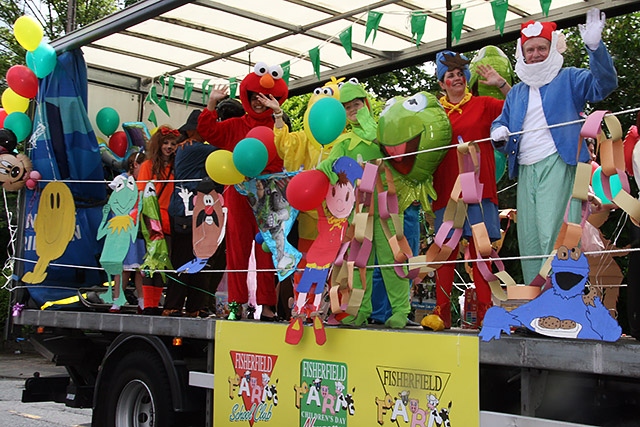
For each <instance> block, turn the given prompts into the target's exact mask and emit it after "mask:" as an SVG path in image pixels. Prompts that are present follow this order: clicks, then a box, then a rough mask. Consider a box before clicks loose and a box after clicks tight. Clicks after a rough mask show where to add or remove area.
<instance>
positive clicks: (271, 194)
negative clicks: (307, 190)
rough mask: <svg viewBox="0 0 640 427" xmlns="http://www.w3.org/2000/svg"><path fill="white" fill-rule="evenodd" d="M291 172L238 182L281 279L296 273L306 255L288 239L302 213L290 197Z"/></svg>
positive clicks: (238, 186)
mask: <svg viewBox="0 0 640 427" xmlns="http://www.w3.org/2000/svg"><path fill="white" fill-rule="evenodd" d="M291 175H292V174H291V173H275V174H269V175H261V176H258V177H256V178H254V179H251V180H249V181H245V182H243V183H241V184H237V185H236V189H237V190H238V192H239V193H240V194H244V195H246V196H247V199H248V200H249V204H250V205H251V208H252V209H253V213H254V215H255V217H256V221H257V223H258V229H259V230H260V234H262V237H263V238H264V242H265V243H266V244H267V247H268V248H269V251H270V252H271V254H272V258H273V265H274V266H275V267H276V271H277V274H278V280H279V281H282V280H284V279H285V278H287V277H288V276H289V275H290V274H292V273H293V272H294V271H295V267H296V265H298V262H299V261H300V259H301V258H302V254H301V253H300V251H298V250H297V249H296V248H295V247H293V245H291V243H289V241H288V240H287V236H288V235H289V232H290V231H291V228H292V227H293V223H294V221H295V220H296V217H297V216H298V210H297V209H295V208H293V207H291V205H290V204H289V202H288V201H287V197H286V193H287V185H288V183H289V180H290V179H291Z"/></svg>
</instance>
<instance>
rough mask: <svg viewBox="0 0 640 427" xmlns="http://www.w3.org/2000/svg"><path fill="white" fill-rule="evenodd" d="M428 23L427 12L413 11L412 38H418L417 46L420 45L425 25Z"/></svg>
mask: <svg viewBox="0 0 640 427" xmlns="http://www.w3.org/2000/svg"><path fill="white" fill-rule="evenodd" d="M426 24H427V14H426V13H422V12H411V38H414V37H415V39H416V47H418V46H419V45H420V40H422V36H423V35H424V27H425V25H426Z"/></svg>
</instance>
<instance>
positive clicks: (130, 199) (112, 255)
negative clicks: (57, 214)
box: [97, 175, 139, 306]
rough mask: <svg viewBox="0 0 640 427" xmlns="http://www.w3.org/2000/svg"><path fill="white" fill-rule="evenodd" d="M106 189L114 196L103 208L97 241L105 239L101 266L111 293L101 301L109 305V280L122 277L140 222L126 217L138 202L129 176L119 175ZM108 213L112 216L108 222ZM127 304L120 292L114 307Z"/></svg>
mask: <svg viewBox="0 0 640 427" xmlns="http://www.w3.org/2000/svg"><path fill="white" fill-rule="evenodd" d="M109 186H110V187H112V188H113V193H111V196H109V201H108V202H107V204H106V205H104V207H103V208H102V222H100V225H99V226H98V235H97V238H98V239H102V238H103V237H104V238H105V241H104V247H103V249H102V254H101V255H100V264H101V265H102V268H104V271H106V273H107V280H108V283H109V290H110V292H109V291H107V293H106V295H105V298H104V300H105V301H106V302H109V303H112V302H114V301H113V288H112V285H111V278H112V277H113V276H117V275H119V274H122V264H123V262H124V258H125V257H126V256H127V252H128V251H129V247H130V246H131V244H132V243H133V242H135V240H136V236H137V235H138V223H139V221H134V219H133V218H132V217H131V215H129V214H130V212H131V211H132V210H133V208H134V207H135V205H136V202H137V201H138V187H137V186H136V180H135V179H134V178H133V177H132V176H129V177H124V176H123V175H118V176H117V177H115V179H114V180H113V181H112V183H111V184H110V185H109ZM111 212H113V215H114V216H113V217H112V218H111V219H108V220H107V218H108V217H109V213H111ZM126 302H127V301H126V298H125V295H124V292H120V295H119V296H118V299H117V301H116V304H118V305H120V306H122V305H124V304H125V303H126Z"/></svg>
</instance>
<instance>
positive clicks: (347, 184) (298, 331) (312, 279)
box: [285, 157, 362, 345]
mask: <svg viewBox="0 0 640 427" xmlns="http://www.w3.org/2000/svg"><path fill="white" fill-rule="evenodd" d="M333 171H334V172H335V173H336V174H337V175H338V181H337V182H336V184H334V185H331V186H330V187H329V190H328V191H327V195H326V197H325V200H324V202H323V203H322V205H321V206H319V207H318V208H317V211H318V237H317V238H316V240H315V241H314V242H313V244H312V245H311V247H310V248H309V251H308V252H307V265H306V267H305V269H304V272H303V273H302V278H301V279H300V282H299V283H298V284H297V286H296V292H297V293H298V297H297V299H296V303H295V306H294V307H293V310H292V317H291V321H290V323H289V327H288V328H287V332H286V335H285V342H287V343H288V344H292V345H295V344H298V343H299V342H300V340H301V339H302V334H303V327H302V326H303V320H304V319H305V318H306V317H307V316H310V317H312V318H313V330H314V333H315V336H316V343H317V344H318V345H323V344H324V343H325V342H326V334H325V332H324V325H323V323H322V319H320V317H319V316H318V314H319V308H320V302H321V299H322V292H323V291H324V287H325V284H326V282H327V277H328V275H329V272H330V271H331V266H332V265H333V263H334V261H335V259H336V256H337V255H338V252H339V250H340V247H341V246H342V240H343V238H344V235H345V233H346V231H347V227H348V225H349V221H348V218H349V216H350V215H351V212H352V210H353V205H354V203H355V190H354V186H355V182H356V180H357V179H360V178H362V167H361V166H360V165H359V164H358V163H357V162H356V161H355V160H354V159H352V158H350V157H340V158H338V159H337V160H336V161H335V162H334V164H333ZM309 293H313V294H314V296H315V297H314V299H313V302H312V303H311V306H307V295H308V294H309Z"/></svg>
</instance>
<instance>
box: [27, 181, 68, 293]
mask: <svg viewBox="0 0 640 427" xmlns="http://www.w3.org/2000/svg"><path fill="white" fill-rule="evenodd" d="M33 228H34V230H35V232H36V253H37V254H38V257H39V258H38V262H37V263H36V266H35V268H34V269H33V271H30V272H27V273H25V274H24V276H22V281H23V282H25V283H31V284H36V283H42V281H44V279H45V278H46V277H47V271H46V270H47V267H48V266H49V263H50V262H51V261H53V260H55V259H58V258H60V257H61V256H62V254H63V253H64V251H65V250H66V249H67V245H68V244H69V242H70V241H71V239H72V238H73V233H74V231H75V229H76V205H75V202H74V201H73V195H72V194H71V190H69V187H67V185H66V184H64V183H62V182H50V183H49V184H47V185H46V186H45V187H44V189H43V190H42V194H41V195H40V204H39V205H38V215H37V216H36V219H35V221H34V224H33Z"/></svg>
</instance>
